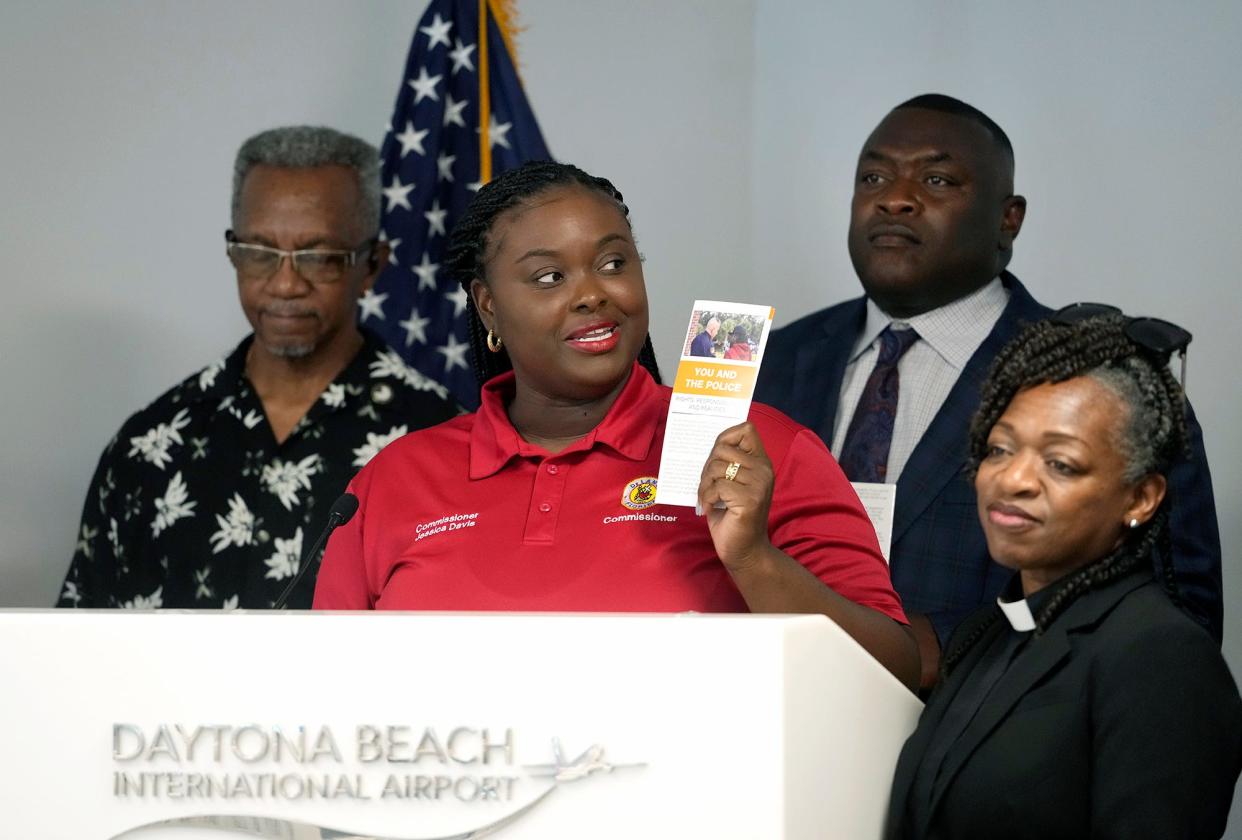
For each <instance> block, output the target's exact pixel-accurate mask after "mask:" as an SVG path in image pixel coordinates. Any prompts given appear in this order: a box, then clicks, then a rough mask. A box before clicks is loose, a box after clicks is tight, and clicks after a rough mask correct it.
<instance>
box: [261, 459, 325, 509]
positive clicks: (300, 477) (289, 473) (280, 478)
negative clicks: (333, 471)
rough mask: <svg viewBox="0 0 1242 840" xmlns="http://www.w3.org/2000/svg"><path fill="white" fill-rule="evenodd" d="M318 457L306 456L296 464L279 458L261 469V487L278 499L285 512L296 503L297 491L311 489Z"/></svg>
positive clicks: (317, 465) (317, 468) (317, 466)
mask: <svg viewBox="0 0 1242 840" xmlns="http://www.w3.org/2000/svg"><path fill="white" fill-rule="evenodd" d="M319 466H320V464H319V456H318V455H307V456H306V457H305V458H303V459H302V460H301V461H298V462H297V463H296V464H295V463H293V462H292V461H282V460H280V459H279V458H277V459H276V460H274V461H272V463H270V464H268V465H267V466H265V467H264V468H263V475H262V479H261V480H262V481H263V486H264V487H265V488H266V489H267V491H268V492H269V493H272V494H274V495H275V496H276V498H278V499H280V503H281V504H282V505H284V506H285V510H293V506H294V505H296V504H297V503H298V490H310V489H311V476H313V475H314V474H315V473H317V472H319Z"/></svg>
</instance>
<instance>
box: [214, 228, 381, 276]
mask: <svg viewBox="0 0 1242 840" xmlns="http://www.w3.org/2000/svg"><path fill="white" fill-rule="evenodd" d="M224 240H225V242H227V243H228V246H227V250H228V255H229V261H230V262H231V263H233V267H234V268H235V269H237V275H238V276H239V277H240V278H241V279H242V280H246V281H248V282H254V283H258V282H262V281H264V280H267V279H269V278H270V277H271V276H272V275H273V274H275V273H276V272H277V271H279V270H280V266H281V264H282V263H283V262H284V261H285V257H288V258H289V259H290V260H291V261H292V262H293V270H294V271H296V272H297V274H298V276H299V277H301V278H302V279H304V280H306V281H307V282H309V283H315V284H321V283H335V282H336V281H338V280H340V279H341V278H342V277H344V276H345V271H346V269H348V268H351V267H353V266H354V265H355V264H356V263H357V262H358V257H359V256H361V255H362V254H365V253H367V252H368V251H370V250H371V249H372V248H374V247H375V240H374V239H370V240H368V241H366V242H364V243H362V245H360V246H358V247H357V248H355V249H354V250H352V251H342V250H334V249H328V248H304V249H302V250H299V251H285V250H282V249H280V248H269V247H268V246H266V245H254V244H252V243H249V242H238V241H237V237H236V236H235V235H234V234H233V231H231V230H226V231H225V232H224Z"/></svg>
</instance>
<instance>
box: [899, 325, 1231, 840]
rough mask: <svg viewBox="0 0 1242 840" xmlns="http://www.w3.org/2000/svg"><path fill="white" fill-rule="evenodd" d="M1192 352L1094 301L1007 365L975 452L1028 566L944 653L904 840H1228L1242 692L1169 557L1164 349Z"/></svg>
mask: <svg viewBox="0 0 1242 840" xmlns="http://www.w3.org/2000/svg"><path fill="white" fill-rule="evenodd" d="M1189 341H1190V334H1189V333H1187V332H1185V331H1184V330H1181V329H1180V328H1179V327H1176V326H1175V325H1172V324H1169V323H1168V322H1164V321H1156V320H1154V319H1148V318H1144V319H1131V318H1126V317H1125V316H1123V315H1121V313H1120V312H1119V311H1117V310H1116V309H1114V308H1112V307H1104V306H1100V305H1082V304H1079V305H1075V306H1073V307H1067V308H1066V309H1065V310H1062V311H1061V312H1059V313H1057V315H1055V316H1053V317H1052V318H1051V319H1050V320H1048V321H1044V322H1041V323H1039V324H1036V325H1034V326H1032V327H1030V328H1028V329H1027V330H1026V331H1025V332H1024V333H1023V334H1022V335H1021V336H1019V337H1018V338H1017V339H1016V340H1015V341H1014V342H1012V343H1011V344H1010V345H1009V346H1008V347H1006V348H1005V349H1004V350H1003V351H1002V352H1001V353H1000V355H999V356H998V358H997V361H996V365H995V367H994V369H993V371H992V374H991V376H990V378H989V380H988V381H987V383H986V384H985V385H984V388H983V392H982V402H981V406H980V409H979V413H978V415H977V416H976V418H975V422H974V424H973V427H972V430H971V452H972V460H973V465H974V467H975V470H976V473H975V489H976V491H977V496H978V505H979V517H980V519H981V521H982V523H983V530H984V533H985V535H986V537H987V542H988V549H989V551H990V553H991V555H992V558H993V559H994V560H995V561H996V562H997V563H999V564H1000V565H1002V566H1005V567H1007V568H1011V569H1014V570H1015V571H1016V573H1017V574H1016V575H1015V576H1014V579H1013V581H1012V583H1011V585H1010V588H1009V589H1008V590H1007V591H1006V592H1005V594H1003V595H1002V597H1001V599H999V602H998V604H997V605H996V606H993V607H988V608H985V609H983V610H981V611H980V612H979V613H977V614H976V615H974V616H972V617H971V618H969V619H967V620H966V621H965V622H964V623H963V624H962V626H961V627H959V628H958V629H957V631H956V632H955V633H954V635H953V637H952V638H951V639H950V641H949V643H948V645H947V646H946V651H947V653H946V655H945V658H944V662H943V666H942V674H941V681H940V684H939V686H938V687H937V689H936V690H935V692H934V693H933V694H932V696H931V697H930V698H929V700H928V704H927V707H926V709H925V710H924V712H923V715H922V717H921V719H920V721H919V725H918V728H917V730H916V731H915V733H914V734H913V735H912V736H911V738H910V740H909V741H908V742H907V743H906V746H905V748H904V749H903V751H902V754H901V758H900V760H899V762H898V767H897V772H896V776H895V778H894V783H893V796H892V801H891V804H890V810H889V821H888V827H887V835H886V836H887V837H888V838H890V840H896V838H955V840H966V838H973V837H979V838H983V837H988V838H991V837H997V836H1005V837H1013V838H1016V837H1033V838H1034V837H1038V838H1051V837H1056V838H1073V837H1126V838H1148V837H1150V838H1162V840H1164V838H1179V837H1184V838H1209V837H1211V838H1215V837H1219V836H1220V835H1221V833H1222V832H1223V831H1224V828H1225V823H1226V818H1227V816H1228V812H1229V805H1230V802H1231V799H1232V795H1233V788H1234V783H1235V781H1236V779H1237V777H1238V772H1239V769H1240V767H1242V701H1240V700H1239V696H1238V691H1237V687H1236V685H1235V684H1234V681H1233V678H1232V677H1231V676H1230V673H1229V669H1228V668H1227V666H1226V665H1225V662H1224V660H1223V659H1222V658H1221V655H1220V651H1219V650H1218V648H1217V646H1216V644H1215V643H1214V642H1213V641H1212V639H1211V638H1210V637H1209V636H1208V634H1207V633H1206V632H1205V631H1204V630H1203V628H1201V627H1200V626H1198V625H1197V624H1195V623H1194V622H1193V621H1192V620H1191V619H1190V618H1189V617H1188V616H1187V615H1185V614H1184V613H1183V612H1181V611H1180V610H1179V609H1178V607H1177V605H1176V604H1177V594H1176V590H1175V588H1174V585H1173V580H1172V576H1171V574H1170V572H1169V569H1168V566H1167V564H1160V563H1157V562H1155V560H1154V558H1155V557H1156V556H1157V555H1158V554H1159V553H1160V552H1159V549H1160V548H1161V547H1164V550H1165V551H1166V553H1167V542H1168V533H1167V531H1166V529H1167V527H1168V521H1169V519H1168V515H1167V509H1168V506H1169V504H1170V499H1169V497H1168V481H1167V478H1166V476H1167V472H1168V470H1169V468H1170V465H1171V464H1172V463H1173V462H1174V460H1175V459H1176V457H1177V456H1178V455H1179V454H1180V453H1181V452H1183V451H1184V450H1185V449H1186V447H1187V438H1186V423H1185V406H1184V403H1183V395H1182V391H1181V388H1180V386H1179V385H1178V383H1177V381H1176V380H1175V379H1174V378H1173V376H1172V374H1171V373H1170V372H1169V369H1168V361H1169V354H1170V352H1172V351H1173V350H1180V351H1182V352H1183V354H1184V352H1185V348H1186V345H1187V344H1188V343H1189ZM1183 358H1184V357H1183ZM1157 570H1158V573H1157Z"/></svg>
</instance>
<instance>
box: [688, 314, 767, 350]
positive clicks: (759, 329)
mask: <svg viewBox="0 0 1242 840" xmlns="http://www.w3.org/2000/svg"><path fill="white" fill-rule="evenodd" d="M766 320H767V319H765V318H764V317H762V316H760V315H755V314H752V313H748V312H736V311H729V310H725V309H720V310H716V309H695V310H694V311H693V312H691V313H690V327H689V329H687V330H686V340H685V343H684V344H683V345H682V350H681V355H682V358H695V357H700V358H712V359H718V360H721V361H726V362H757V361H758V360H759V356H760V352H759V349H760V343H761V342H762V341H763V334H764V327H765V321H766Z"/></svg>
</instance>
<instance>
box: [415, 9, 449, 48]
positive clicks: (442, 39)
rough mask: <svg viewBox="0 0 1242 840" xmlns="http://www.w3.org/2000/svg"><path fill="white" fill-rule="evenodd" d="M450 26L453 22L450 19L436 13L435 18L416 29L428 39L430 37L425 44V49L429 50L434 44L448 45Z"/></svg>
mask: <svg viewBox="0 0 1242 840" xmlns="http://www.w3.org/2000/svg"><path fill="white" fill-rule="evenodd" d="M452 28H453V22H452V21H451V20H448V21H446V20H444V19H442V18H441V17H440V16H439V15H436V17H435V20H433V21H432V22H431V23H430V24H428V25H427V26H420V27H419V28H418V31H419V32H422V33H423V34H424V35H426V36H427V37H428V38H429V39H431V40H430V43H428V44H427V49H429V50H430V49H434V48H435V46H436V44H443V45H444V46H446V47H447V46H448V45H449V39H448V34H449V30H450V29H452Z"/></svg>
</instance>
